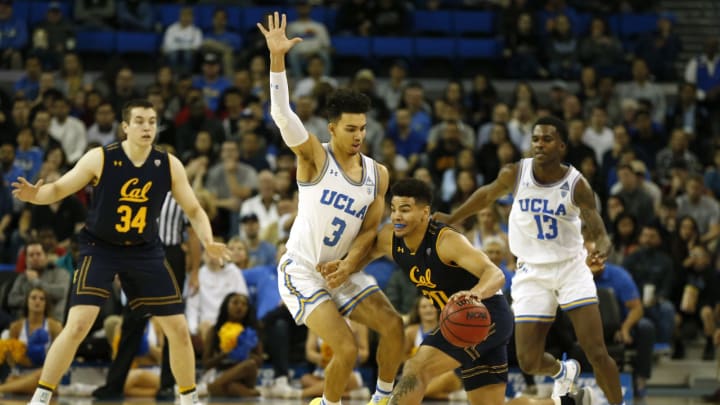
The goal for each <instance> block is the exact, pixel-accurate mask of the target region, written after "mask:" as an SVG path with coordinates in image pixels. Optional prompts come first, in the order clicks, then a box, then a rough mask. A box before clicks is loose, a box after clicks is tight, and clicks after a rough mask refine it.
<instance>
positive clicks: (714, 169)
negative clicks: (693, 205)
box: [705, 148, 720, 198]
mask: <svg viewBox="0 0 720 405" xmlns="http://www.w3.org/2000/svg"><path fill="white" fill-rule="evenodd" d="M705 187H707V189H708V190H710V191H711V192H712V193H713V195H714V196H715V198H720V148H715V150H714V152H713V164H712V165H711V166H709V167H708V168H707V170H706V171H705Z"/></svg>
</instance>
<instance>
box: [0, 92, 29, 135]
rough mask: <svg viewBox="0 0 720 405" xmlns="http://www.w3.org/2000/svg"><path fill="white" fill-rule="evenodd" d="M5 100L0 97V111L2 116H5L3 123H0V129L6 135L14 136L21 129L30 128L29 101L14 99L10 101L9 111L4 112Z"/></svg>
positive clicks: (19, 98)
mask: <svg viewBox="0 0 720 405" xmlns="http://www.w3.org/2000/svg"><path fill="white" fill-rule="evenodd" d="M4 99H5V97H4V96H0V103H2V105H3V108H2V109H0V111H2V114H3V115H5V122H4V123H0V128H1V129H2V130H3V132H5V133H6V134H7V135H10V134H16V133H17V132H18V131H19V130H20V129H21V128H27V127H29V126H30V101H29V100H28V99H26V98H22V97H16V98H15V99H14V100H13V101H12V107H11V108H10V111H5V107H4V106H5V104H6V103H5V101H3V100H4ZM7 135H5V136H7Z"/></svg>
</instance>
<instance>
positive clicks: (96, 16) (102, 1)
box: [73, 0, 115, 30]
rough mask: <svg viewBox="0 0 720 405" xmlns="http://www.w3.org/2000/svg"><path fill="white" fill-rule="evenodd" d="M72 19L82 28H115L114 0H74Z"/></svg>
mask: <svg viewBox="0 0 720 405" xmlns="http://www.w3.org/2000/svg"><path fill="white" fill-rule="evenodd" d="M73 10H74V14H73V16H74V19H75V20H76V21H77V22H78V23H79V24H80V25H82V26H84V28H88V29H102V30H111V29H114V28H115V26H114V25H115V0H99V1H98V0H75V7H74V8H73Z"/></svg>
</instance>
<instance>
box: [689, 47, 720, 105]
mask: <svg viewBox="0 0 720 405" xmlns="http://www.w3.org/2000/svg"><path fill="white" fill-rule="evenodd" d="M718 44H719V41H718V39H717V38H715V37H708V38H707V39H706V40H705V46H704V48H703V53H702V54H701V55H698V56H696V57H694V58H692V59H690V60H689V61H688V63H687V65H685V81H686V82H688V83H692V84H694V85H696V87H697V95H698V100H700V101H707V102H709V103H712V104H715V103H717V101H718V100H719V99H720V69H719V67H720V53H718V48H719V45H718Z"/></svg>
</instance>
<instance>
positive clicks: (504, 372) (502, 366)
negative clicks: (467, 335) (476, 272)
mask: <svg viewBox="0 0 720 405" xmlns="http://www.w3.org/2000/svg"><path fill="white" fill-rule="evenodd" d="M483 304H485V306H486V307H487V309H488V311H490V317H491V319H492V325H491V326H490V333H489V334H488V337H487V339H485V340H484V341H483V342H482V343H480V344H478V345H477V346H474V347H466V348H460V347H457V346H454V345H452V344H451V343H450V342H448V341H447V340H445V338H444V337H443V335H442V333H440V330H439V329H437V330H435V331H434V332H433V333H431V334H430V335H428V336H427V337H426V338H425V340H423V342H422V344H423V345H428V346H432V347H434V348H436V349H438V350H440V351H442V352H444V353H445V354H447V355H448V356H450V357H452V358H453V359H455V360H457V361H458V362H459V363H460V367H459V373H458V375H459V376H460V378H461V379H462V382H463V387H464V388H465V391H472V390H474V389H477V388H481V387H484V386H487V385H492V384H506V383H507V380H508V359H507V345H508V342H509V341H510V337H511V336H512V333H513V315H512V312H511V311H510V305H508V303H507V300H506V299H505V297H504V296H502V295H494V296H492V297H490V298H488V299H485V300H483Z"/></svg>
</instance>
